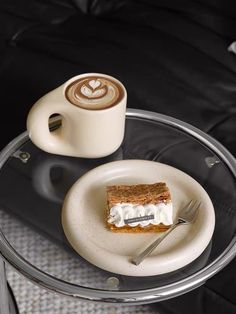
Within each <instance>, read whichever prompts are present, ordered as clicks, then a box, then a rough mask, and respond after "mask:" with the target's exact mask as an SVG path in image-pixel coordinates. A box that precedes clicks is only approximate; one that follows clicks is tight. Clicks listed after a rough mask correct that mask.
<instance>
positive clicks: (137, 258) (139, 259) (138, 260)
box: [131, 220, 182, 266]
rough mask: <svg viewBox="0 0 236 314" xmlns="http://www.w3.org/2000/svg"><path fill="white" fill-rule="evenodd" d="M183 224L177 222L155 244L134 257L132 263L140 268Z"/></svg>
mask: <svg viewBox="0 0 236 314" xmlns="http://www.w3.org/2000/svg"><path fill="white" fill-rule="evenodd" d="M181 223H182V222H181V221H179V220H178V221H177V222H176V223H174V224H173V225H172V226H171V227H170V228H169V229H168V230H167V231H166V232H165V233H163V235H162V236H160V237H159V238H157V239H156V240H155V241H154V242H152V243H151V244H150V245H149V246H148V247H147V248H146V249H145V250H144V251H142V252H141V253H140V254H138V255H137V256H134V257H132V259H131V263H132V264H135V265H136V266H138V265H139V264H140V263H141V262H142V261H143V260H144V259H145V258H146V257H147V256H148V255H150V254H151V253H152V251H153V250H155V248H156V247H157V246H158V245H159V244H160V243H161V242H162V241H163V240H164V239H165V237H167V236H168V234H170V233H171V231H173V230H174V229H175V228H176V227H177V226H179V225H180V224H181Z"/></svg>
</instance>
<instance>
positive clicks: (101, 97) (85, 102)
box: [65, 76, 124, 110]
mask: <svg viewBox="0 0 236 314" xmlns="http://www.w3.org/2000/svg"><path fill="white" fill-rule="evenodd" d="M65 96H66V98H67V99H68V100H69V102H70V103H72V104H73V105H76V106H78V107H81V108H83V109H88V110H101V109H106V108H109V107H112V106H115V105H116V104H117V103H118V102H119V101H120V100H121V99H122V98H123V96H124V90H123V88H122V86H121V85H120V84H119V83H118V82H116V81H114V80H112V79H110V78H106V77H103V76H86V77H83V78H81V79H78V80H75V81H74V82H72V83H71V84H70V85H68V86H67V88H66V91H65Z"/></svg>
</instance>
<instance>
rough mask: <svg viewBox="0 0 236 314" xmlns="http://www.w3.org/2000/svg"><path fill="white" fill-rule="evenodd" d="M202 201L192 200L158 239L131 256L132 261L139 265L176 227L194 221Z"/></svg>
mask: <svg viewBox="0 0 236 314" xmlns="http://www.w3.org/2000/svg"><path fill="white" fill-rule="evenodd" d="M200 205H201V202H198V201H193V200H191V201H190V202H189V203H188V204H186V205H185V206H184V207H183V208H182V209H181V210H180V212H179V215H178V218H177V220H176V222H175V223H174V224H173V225H172V226H171V227H170V228H169V229H168V230H167V231H166V232H165V233H164V234H163V235H162V236H160V237H159V238H158V239H156V240H155V241H154V242H153V243H151V244H150V245H149V246H148V247H147V248H146V249H145V250H144V251H142V252H141V253H139V254H138V255H136V256H134V257H132V258H131V263H133V264H135V265H139V264H140V263H141V262H142V261H143V260H144V259H145V258H146V257H147V256H148V255H149V254H151V253H152V251H153V250H155V248H156V247H157V246H158V245H159V244H160V243H161V242H162V241H163V240H164V239H165V237H166V236H168V234H170V233H171V231H173V230H174V229H175V228H176V227H178V226H180V225H186V224H189V223H192V222H193V221H194V220H195V218H196V217H197V214H198V210H199V207H200Z"/></svg>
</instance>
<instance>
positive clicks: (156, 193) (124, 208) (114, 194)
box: [106, 182, 173, 232]
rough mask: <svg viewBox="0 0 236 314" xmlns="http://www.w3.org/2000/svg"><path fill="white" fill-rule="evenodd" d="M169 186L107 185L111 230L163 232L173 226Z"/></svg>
mask: <svg viewBox="0 0 236 314" xmlns="http://www.w3.org/2000/svg"><path fill="white" fill-rule="evenodd" d="M172 216H173V208H172V202H171V196H170V191H169V189H168V187H167V185H166V183H163V182H159V183H154V184H137V185H113V186H107V215H106V219H107V227H108V229H110V230H112V231H114V232H160V231H165V230H167V229H168V228H169V227H170V226H171V225H172V224H173V218H172Z"/></svg>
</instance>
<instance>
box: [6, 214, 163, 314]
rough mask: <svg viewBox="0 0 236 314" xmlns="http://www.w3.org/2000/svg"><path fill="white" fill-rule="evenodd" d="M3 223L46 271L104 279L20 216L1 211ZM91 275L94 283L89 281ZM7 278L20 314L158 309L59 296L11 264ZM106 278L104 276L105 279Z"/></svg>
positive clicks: (148, 312) (147, 312) (75, 278)
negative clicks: (88, 270)
mask: <svg viewBox="0 0 236 314" xmlns="http://www.w3.org/2000/svg"><path fill="white" fill-rule="evenodd" d="M0 226H1V229H2V230H3V232H4V234H5V235H6V236H7V239H8V240H9V241H10V243H11V244H12V245H13V247H15V248H16V249H17V250H18V252H19V253H20V254H21V255H23V256H24V258H26V259H27V260H29V261H30V262H31V263H33V264H34V265H36V266H37V267H39V268H41V269H43V270H44V271H46V272H48V273H50V274H54V275H57V276H58V277H61V278H66V279H67V280H68V281H71V282H76V283H79V284H82V285H83V283H84V284H85V283H86V284H87V285H90V284H91V285H92V284H93V283H94V276H96V277H95V278H96V282H99V280H102V277H101V275H100V273H99V272H98V271H97V270H96V268H95V269H94V273H93V272H92V273H91V270H90V276H88V273H87V270H86V268H85V267H84V266H83V264H82V263H81V265H80V264H79V265H78V260H77V259H75V258H74V257H73V256H72V255H70V254H69V253H67V252H66V251H63V250H61V249H60V248H59V247H58V246H57V245H56V244H53V243H52V242H51V241H49V240H47V239H45V238H44V237H43V236H41V235H40V234H38V233H36V232H35V231H33V230H31V229H30V228H29V227H28V226H26V225H24V224H23V223H22V222H20V221H19V220H18V219H15V218H13V217H12V216H10V215H8V214H6V213H5V212H3V211H0ZM88 277H90V278H91V283H90V282H89V280H88ZM7 278H8V281H9V283H10V285H11V287H12V289H13V292H14V295H15V298H16V301H17V304H18V307H19V311H20V314H38V313H43V314H44V313H47V314H67V313H68V314H78V313H89V314H100V313H101V314H102V313H104V314H121V313H124V314H131V313H132V314H138V313H140V314H142V313H143V314H154V313H157V311H156V310H155V309H154V308H153V307H152V305H139V306H124V305H120V306H118V305H107V304H101V303H93V302H85V301H79V300H74V299H71V298H66V297H63V296H61V295H55V294H53V293H51V292H48V291H46V290H44V289H42V288H39V287H37V286H35V285H34V284H32V283H30V282H29V281H28V280H27V279H25V278H24V277H22V276H20V275H19V274H18V273H16V272H15V270H14V269H13V268H12V267H10V266H7ZM103 280H104V279H103Z"/></svg>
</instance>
